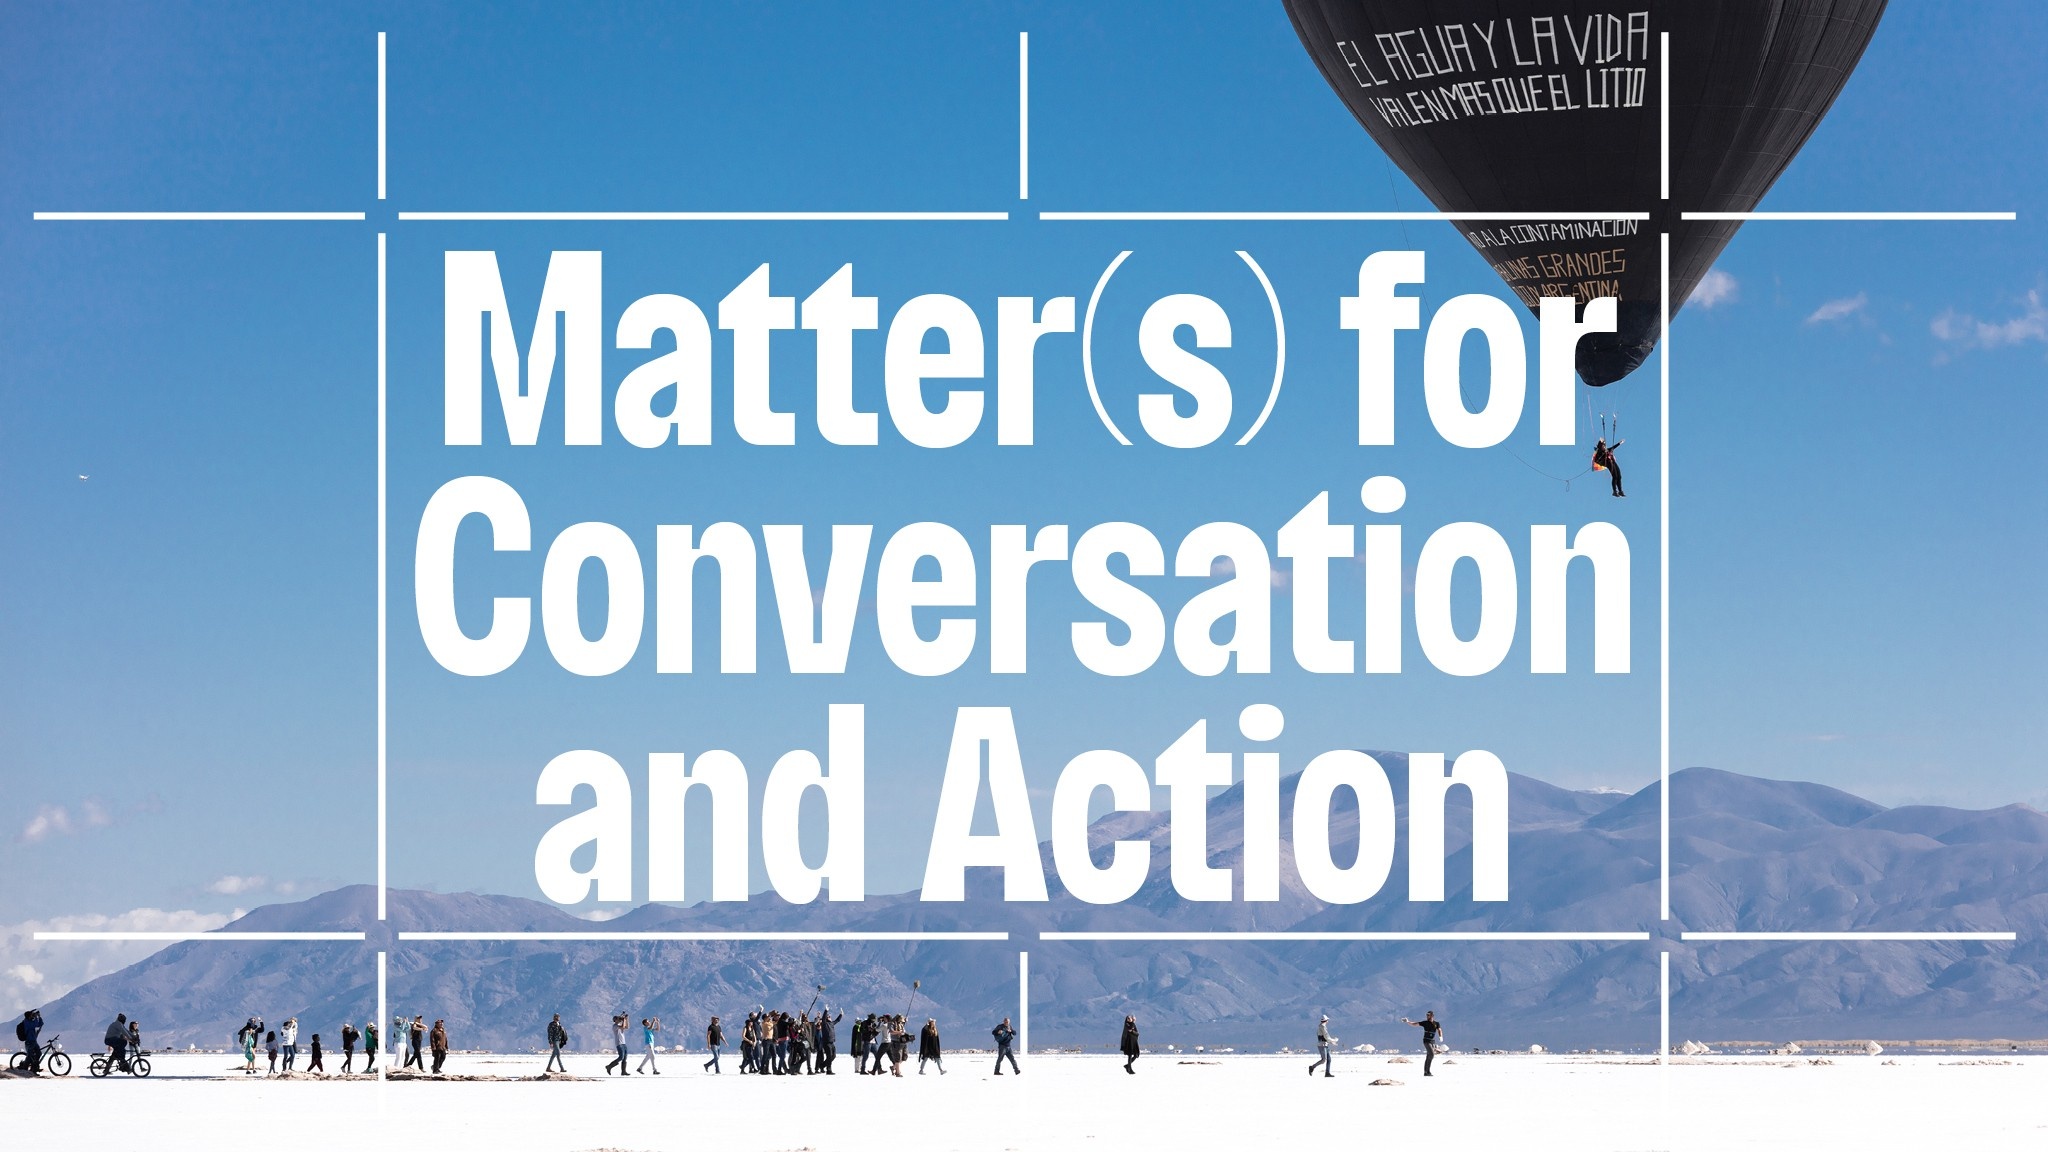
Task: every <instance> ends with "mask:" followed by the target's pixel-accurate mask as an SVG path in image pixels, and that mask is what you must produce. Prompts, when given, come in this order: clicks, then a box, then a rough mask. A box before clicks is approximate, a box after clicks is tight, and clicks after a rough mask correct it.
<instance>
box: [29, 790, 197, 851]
mask: <svg viewBox="0 0 2048 1152" xmlns="http://www.w3.org/2000/svg"><path fill="white" fill-rule="evenodd" d="M151 800H155V802H156V804H157V805H158V807H159V808H160V807H161V806H162V801H161V800H156V799H155V796H154V794H152V796H151ZM136 810H143V809H141V808H138V809H136ZM113 822H114V814H113V813H112V812H111V811H109V810H108V809H107V805H106V801H104V800H101V799H100V798H99V797H97V796H88V797H86V798H85V799H84V800H82V801H80V802H79V804H78V810H77V811H76V812H73V811H72V810H71V809H70V808H68V807H66V806H64V805H62V804H43V805H39V806H37V808H36V813H35V815H33V816H31V817H29V818H28V823H27V824H25V825H23V826H22V829H21V831H20V832H19V833H18V834H16V836H15V839H16V840H17V841H19V842H21V843H25V844H39V843H41V842H42V841H44V840H47V839H49V838H50V837H52V836H71V835H74V834H76V833H79V832H84V831H86V830H87V829H91V828H105V827H107V826H108V825H110V824H112V823H113Z"/></svg>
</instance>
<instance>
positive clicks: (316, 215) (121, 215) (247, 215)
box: [36, 212, 368, 221]
mask: <svg viewBox="0 0 2048 1152" xmlns="http://www.w3.org/2000/svg"><path fill="white" fill-rule="evenodd" d="M36 219H38V220H174V221H175V220H364V219H368V217H366V216H365V215H364V214H363V213H361V212H38V213H36Z"/></svg>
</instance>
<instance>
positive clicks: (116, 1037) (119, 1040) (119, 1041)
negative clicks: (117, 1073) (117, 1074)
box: [104, 1012, 128, 1072]
mask: <svg viewBox="0 0 2048 1152" xmlns="http://www.w3.org/2000/svg"><path fill="white" fill-rule="evenodd" d="M104 1040H105V1042H106V1045H107V1047H108V1049H110V1050H111V1051H112V1052H113V1053H114V1063H115V1064H118V1065H119V1066H120V1068H121V1071H123V1072H126V1071H128V1014H127V1013H126V1012H120V1013H116V1014H115V1016H114V1022H113V1023H112V1024H109V1025H107V1034H106V1036H105V1037H104Z"/></svg>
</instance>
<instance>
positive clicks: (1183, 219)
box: [401, 211, 1650, 224]
mask: <svg viewBox="0 0 2048 1152" xmlns="http://www.w3.org/2000/svg"><path fill="white" fill-rule="evenodd" d="M401 215H402V214H401ZM1038 218H1039V219H1040V220H1050V221H1060V222H1063V223H1068V222H1095V223H1122V222H1170V223H1203V222H1216V221H1236V222H1250V223H1279V224H1289V223H1340V224H1355V223H1373V222H1378V221H1387V222H1396V221H1413V220H1565V221H1571V220H1578V221H1585V220H1648V219H1649V218H1650V214H1649V213H1648V212H1321V211H1308V212H1040V213H1039V214H1038Z"/></svg>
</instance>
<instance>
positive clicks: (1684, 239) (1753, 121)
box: [1285, 0, 1885, 386]
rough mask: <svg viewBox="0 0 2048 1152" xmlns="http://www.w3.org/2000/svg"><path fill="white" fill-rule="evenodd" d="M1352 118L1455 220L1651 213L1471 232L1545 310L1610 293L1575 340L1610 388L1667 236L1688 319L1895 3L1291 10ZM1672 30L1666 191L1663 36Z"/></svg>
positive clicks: (1635, 349)
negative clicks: (1747, 217)
mask: <svg viewBox="0 0 2048 1152" xmlns="http://www.w3.org/2000/svg"><path fill="white" fill-rule="evenodd" d="M1285 2H1286V4H1287V11H1288V15H1290V16H1291V17H1292V18H1293V20H1294V30H1295V32H1296V33H1297V34H1299V35H1300V37H1301V42H1302V45H1303V46H1304V47H1306V48H1307V49H1308V52H1309V55H1310V56H1311V57H1313V58H1314V59H1315V62H1316V66H1317V67H1318V68H1320V69H1322V73H1323V77H1324V78H1325V79H1326V80H1328V81H1329V82H1330V86H1331V87H1332V88H1334V89H1336V91H1337V95H1338V96H1340V97H1342V98H1343V100H1344V103H1345V105H1346V106H1348V107H1349V108H1350V109H1351V113H1352V115H1354V116H1356V117H1357V118H1358V122H1359V123H1361V124H1363V125H1364V126H1365V130H1366V131H1367V132H1369V133H1371V134H1372V138H1373V140H1374V141H1375V142H1377V143H1378V144H1379V146H1380V147H1381V148H1382V149H1384V150H1385V151H1386V153H1387V155H1388V156H1390V157H1392V158H1393V160H1394V162H1395V163H1396V164H1399V165H1400V166H1401V170H1402V171H1403V172H1406V173H1407V174H1408V176H1409V178H1410V179H1412V180H1414V181H1415V183H1416V185H1417V186H1418V187H1420V188H1421V189H1422V191H1423V192H1424V193H1425V194H1426V195H1428V197H1429V199H1430V201H1431V202H1432V203H1434V204H1435V205H1436V206H1437V208H1438V209H1439V210H1441V211H1444V212H1487V211H1496V212H1499V211H1506V212H1589V213H1597V212H1648V213H1650V219H1649V220H1648V221H1633V220H1618V219H1617V220H1590V221H1545V222H1509V221H1492V220H1468V221H1460V222H1459V226H1460V227H1461V228H1463V230H1464V232H1465V236H1466V239H1468V240H1470V241H1471V242H1472V245H1473V247H1475V248H1477V249H1478V250H1479V254H1480V255H1481V256H1483V257H1485V258H1486V260H1487V262H1488V263H1489V264H1491V265H1492V266H1493V268H1494V271H1496V272H1498V273H1499V274H1500V277H1501V279H1503V280H1505V281H1507V283H1508V286H1509V287H1510V288H1512V289H1514V291H1515V294H1516V295H1517V296H1519V297H1521V299H1522V301H1523V303H1525V304H1527V305H1528V306H1529V307H1530V308H1531V309H1534V308H1536V307H1537V301H1538V300H1539V299H1540V298H1541V297H1544V296H1571V297H1574V298H1576V299H1577V300H1578V301H1579V302H1580V303H1581V304H1583V303H1584V302H1585V301H1587V300H1590V299H1594V298H1597V297H1601V296H1614V297H1617V298H1618V300H1619V304H1618V319H1619V325H1618V329H1619V330H1618V331H1617V332H1615V333H1614V334H1613V335H1611V336H1589V337H1587V338H1586V339H1584V340H1582V341H1580V343H1579V354H1578V370H1579V375H1580V377H1581V378H1582V379H1584V380H1585V381H1586V383H1588V384H1592V385H1596V386H1597V385H1604V384H1608V383H1612V382H1613V381H1615V380H1619V379H1621V378H1622V377H1623V376H1626V375H1628V374H1629V373H1630V372H1631V371H1634V370H1635V368H1636V366H1637V365H1639V364H1641V363H1642V362H1643V360H1644V359H1645V358H1647V357H1648V356H1649V354H1650V350H1651V349H1652V348H1654V347H1655V346H1656V343H1657V334H1658V333H1657V330H1658V321H1659V307H1658V278H1659V269H1658V236H1659V234H1660V233H1665V232H1668V233H1670V236H1671V300H1672V306H1673V309H1674V310H1676V308H1677V307H1678V305H1680V304H1682V303H1683V302H1684V301H1685V299H1686V298H1687V297H1688V296H1690V295H1691V294H1692V290H1693V288H1694V286H1695V285H1697V284H1698V283H1699V282H1700V278H1701V277H1702V276H1705V275H1706V273H1707V269H1708V268H1709V267H1711V266H1712V265H1713V263H1714V258H1715V257H1716V256H1718V255H1720V252H1721V249H1722V248H1723V247H1725V246H1727V243H1728V241H1729V240H1730V239H1731V238H1732V237H1733V236H1734V235H1735V230H1736V229H1737V228H1738V227H1740V223H1739V222H1736V221H1702V220H1681V219H1680V218H1679V213H1681V212H1748V211H1750V210H1751V209H1753V208H1755V207H1756V204H1757V201H1759V200H1761V199H1763V195H1764V193H1765V192H1767V191H1769V190H1770V187H1771V185H1772V184H1773V183H1775V182H1776V181H1777V179H1778V175H1779V174H1780V173H1781V172H1783V171H1784V170H1785V166H1786V165H1787V164H1789V163H1790V162H1791V160H1792V157H1793V155H1794V154H1796V153H1797V152H1798V151H1799V148H1800V146H1801V145H1803V144H1805V143H1806V139H1807V137H1808V136H1811V135H1812V134H1813V130H1814V128H1815V127H1816V126H1818V125H1819V124H1820V120H1821V117H1822V116H1824V115H1826V114H1827V110H1828V107H1829V106H1830V105H1832V104H1833V103H1834V101H1835V96H1836V95H1837V94H1838V93H1840V92H1841V90H1842V85H1843V83H1845V82H1846V81H1847V80H1848V79H1849V73H1850V72H1851V71H1852V70H1854V68H1855V67H1856V62H1857V60H1859V59H1860V58H1861V57H1862V55H1863V49H1864V46H1865V45H1867V44H1869V43H1870V36H1871V33H1873V32H1874V31H1876V29H1877V21H1878V18H1879V17H1880V16H1882V15H1883V14H1884V7H1885V0H1527V2H1519V3H1518V2H1516V0H1285ZM1665 32H1668V33H1670V34H1671V65H1670V66H1671V97H1670V116H1671V196H1670V199H1669V200H1665V199H1662V198H1661V193H1662V187H1661V184H1662V167H1661V155H1660V152H1661V139H1660V135H1661V134H1660V126H1659V121H1660V111H1661V110H1660V107H1659V105H1660V89H1661V85H1662V79H1663V78H1662V76H1661V75H1660V68H1661V67H1662V62H1661V58H1660V54H1659V36H1660V34H1661V33H1665Z"/></svg>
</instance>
